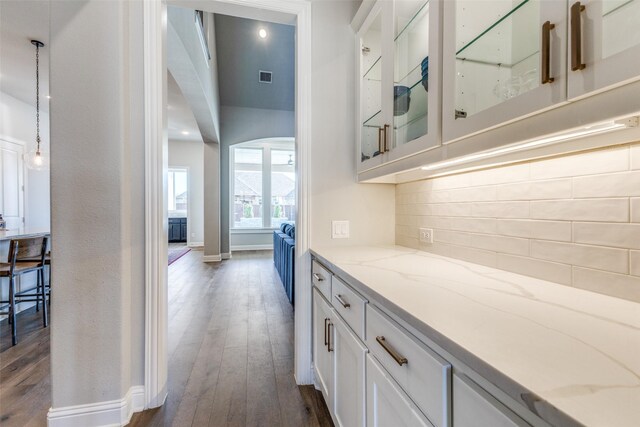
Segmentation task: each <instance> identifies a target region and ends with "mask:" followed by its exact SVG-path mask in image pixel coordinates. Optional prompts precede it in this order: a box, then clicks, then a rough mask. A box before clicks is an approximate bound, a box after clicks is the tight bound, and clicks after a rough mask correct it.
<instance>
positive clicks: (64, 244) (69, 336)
mask: <svg viewBox="0 0 640 427" xmlns="http://www.w3.org/2000/svg"><path fill="white" fill-rule="evenodd" d="M51 34H52V42H51V80H50V82H51V85H50V86H51V95H52V99H55V102H52V103H51V123H52V125H51V140H52V147H53V150H52V152H51V199H52V209H51V234H52V254H53V255H52V263H53V268H52V276H53V278H52V280H53V283H55V287H56V296H55V298H52V302H51V304H52V312H54V313H58V316H55V320H54V321H53V322H52V323H51V361H52V366H53V367H54V369H52V377H51V381H52V390H53V393H52V406H53V407H54V408H59V407H65V406H71V405H80V404H87V403H95V402H104V401H108V400H114V399H118V400H119V399H121V398H122V397H123V396H124V394H125V393H126V391H127V390H129V388H130V387H131V386H133V385H142V384H143V382H144V374H143V372H144V369H143V366H144V352H143V344H144V228H145V227H144V175H143V174H144V133H143V132H144V127H143V126H144V116H143V113H144V111H143V105H142V103H143V82H142V77H143V62H142V61H143V51H142V48H143V45H142V41H143V37H142V3H139V2H129V1H124V0H121V1H109V2H104V1H98V0H93V1H88V2H87V1H82V2H80V1H65V2H52V3H51ZM89 38H90V40H91V43H88V42H87V40H88V39H89ZM58 266H62V267H58Z"/></svg>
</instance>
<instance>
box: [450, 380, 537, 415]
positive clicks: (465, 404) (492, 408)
mask: <svg viewBox="0 0 640 427" xmlns="http://www.w3.org/2000/svg"><path fill="white" fill-rule="evenodd" d="M453 425H454V427H478V426H491V427H524V426H528V425H529V424H527V423H526V422H525V421H523V420H522V419H521V418H519V417H518V416H517V415H515V414H514V413H513V412H511V411H510V410H509V409H508V408H507V407H505V406H504V405H502V404H501V403H500V402H498V401H497V400H496V399H495V398H493V397H492V396H491V395H489V394H488V393H487V392H485V391H484V390H482V389H481V388H480V387H479V386H477V385H476V384H475V383H473V382H472V381H471V380H470V379H468V378H467V377H465V376H458V375H454V376H453Z"/></svg>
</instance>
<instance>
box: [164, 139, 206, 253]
mask: <svg viewBox="0 0 640 427" xmlns="http://www.w3.org/2000/svg"><path fill="white" fill-rule="evenodd" d="M203 156H204V143H203V142H202V141H173V140H170V141H169V167H170V168H171V167H186V168H189V188H188V192H189V195H188V198H189V208H188V216H189V224H188V228H189V230H188V231H187V232H188V233H189V238H188V242H189V245H191V246H202V245H203V244H204V160H203ZM193 233H195V236H194V235H193Z"/></svg>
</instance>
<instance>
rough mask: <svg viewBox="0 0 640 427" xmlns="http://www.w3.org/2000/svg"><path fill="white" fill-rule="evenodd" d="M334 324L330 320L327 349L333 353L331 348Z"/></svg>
mask: <svg viewBox="0 0 640 427" xmlns="http://www.w3.org/2000/svg"><path fill="white" fill-rule="evenodd" d="M332 326H333V323H331V322H329V327H328V329H327V331H328V332H327V351H328V352H329V353H331V352H332V351H333V348H331V327H332Z"/></svg>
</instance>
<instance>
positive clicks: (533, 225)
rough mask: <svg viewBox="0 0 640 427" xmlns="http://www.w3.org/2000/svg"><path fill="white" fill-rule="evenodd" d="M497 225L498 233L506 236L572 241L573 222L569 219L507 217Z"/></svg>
mask: <svg viewBox="0 0 640 427" xmlns="http://www.w3.org/2000/svg"><path fill="white" fill-rule="evenodd" d="M496 225H497V226H496V229H497V233H498V234H503V235H505V236H515V237H526V238H531V239H546V240H557V241H560V242H570V241H571V223H570V222H568V221H567V222H563V221H534V220H528V219H525V220H521V219H505V220H500V221H498V222H497V224H496Z"/></svg>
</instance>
